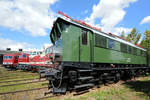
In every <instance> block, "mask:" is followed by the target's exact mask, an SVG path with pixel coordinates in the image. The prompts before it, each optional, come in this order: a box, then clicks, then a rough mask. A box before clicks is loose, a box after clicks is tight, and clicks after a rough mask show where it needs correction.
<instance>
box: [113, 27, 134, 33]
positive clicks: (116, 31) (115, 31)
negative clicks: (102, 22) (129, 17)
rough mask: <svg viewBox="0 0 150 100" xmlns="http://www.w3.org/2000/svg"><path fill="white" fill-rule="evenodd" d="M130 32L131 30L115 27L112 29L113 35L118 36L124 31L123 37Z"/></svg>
mask: <svg viewBox="0 0 150 100" xmlns="http://www.w3.org/2000/svg"><path fill="white" fill-rule="evenodd" d="M131 30H132V28H124V27H116V28H114V34H116V35H120V34H121V33H122V31H124V33H125V35H127V34H128V33H130V32H131Z"/></svg>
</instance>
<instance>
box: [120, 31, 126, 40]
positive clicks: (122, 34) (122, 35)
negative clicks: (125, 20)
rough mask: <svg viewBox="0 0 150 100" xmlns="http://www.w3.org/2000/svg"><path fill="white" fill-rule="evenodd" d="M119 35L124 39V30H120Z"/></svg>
mask: <svg viewBox="0 0 150 100" xmlns="http://www.w3.org/2000/svg"><path fill="white" fill-rule="evenodd" d="M120 37H121V38H123V39H126V36H125V33H124V31H122V32H121V34H120Z"/></svg>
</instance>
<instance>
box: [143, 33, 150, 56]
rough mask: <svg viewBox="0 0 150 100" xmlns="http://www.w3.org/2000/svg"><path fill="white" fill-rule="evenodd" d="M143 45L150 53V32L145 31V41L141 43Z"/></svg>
mask: <svg viewBox="0 0 150 100" xmlns="http://www.w3.org/2000/svg"><path fill="white" fill-rule="evenodd" d="M141 45H142V46H143V47H144V48H145V49H147V50H148V52H149V53H150V30H146V31H145V33H144V39H143V40H142V41H141Z"/></svg>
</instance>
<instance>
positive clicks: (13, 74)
mask: <svg viewBox="0 0 150 100" xmlns="http://www.w3.org/2000/svg"><path fill="white" fill-rule="evenodd" d="M7 74H11V75H12V76H10V75H1V76H0V78H4V77H5V78H7V77H8V78H9V77H13V76H15V75H20V76H23V75H37V74H35V73H7Z"/></svg>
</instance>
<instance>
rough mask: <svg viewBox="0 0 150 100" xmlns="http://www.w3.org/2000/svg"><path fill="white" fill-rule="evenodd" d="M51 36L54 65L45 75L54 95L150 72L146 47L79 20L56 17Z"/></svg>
mask: <svg viewBox="0 0 150 100" xmlns="http://www.w3.org/2000/svg"><path fill="white" fill-rule="evenodd" d="M50 39H51V42H52V43H53V45H54V49H55V50H54V51H55V57H54V59H53V64H54V66H55V68H53V69H52V70H51V71H49V72H46V78H47V79H48V80H49V82H50V83H49V84H51V86H52V92H53V93H54V94H57V93H66V91H67V90H72V89H76V90H78V89H81V88H89V87H92V86H94V85H96V84H99V83H101V82H104V83H105V82H107V81H109V80H113V81H115V82H117V81H118V80H119V79H120V78H122V77H134V76H137V75H141V74H145V73H147V72H148V71H149V69H148V67H147V65H148V61H147V55H146V50H145V49H144V48H141V47H139V46H136V45H134V44H132V43H130V42H128V41H126V40H123V39H121V38H119V37H118V36H115V35H113V34H107V33H105V32H102V31H100V30H97V29H95V28H93V27H90V26H88V25H86V24H85V25H84V24H81V23H78V22H77V21H73V20H70V19H65V18H60V17H59V18H57V20H56V21H55V22H54V25H53V28H52V30H51V33H50Z"/></svg>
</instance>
